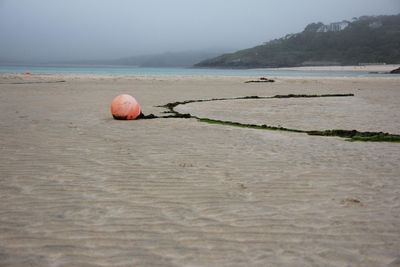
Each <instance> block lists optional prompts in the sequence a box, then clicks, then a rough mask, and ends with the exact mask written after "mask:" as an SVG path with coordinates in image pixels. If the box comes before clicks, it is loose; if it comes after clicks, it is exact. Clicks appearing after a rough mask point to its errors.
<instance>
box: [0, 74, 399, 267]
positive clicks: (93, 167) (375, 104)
mask: <svg viewBox="0 0 400 267" xmlns="http://www.w3.org/2000/svg"><path fill="white" fill-rule="evenodd" d="M248 79H249V78H248V77H207V76H204V77H174V76H170V77H161V76H158V77H155V76H154V77H139V76H137V77H135V76H90V75H80V76H79V75H6V74H2V75H0V151H1V153H0V266H15V267H20V266H57V267H71V266H88V267H89V266H119V267H122V266H126V267H128V266H338V267H339V266H399V264H400V227H399V226H400V179H399V178H400V164H399V162H400V143H387V142H349V141H346V140H345V139H343V138H339V137H321V136H309V135H307V134H303V133H290V132H282V131H269V130H257V129H245V128H238V127H230V126H225V125H213V124H207V123H203V122H200V121H198V120H196V119H193V118H191V119H179V118H168V119H166V118H159V119H152V120H138V121H116V120H113V118H112V116H111V114H110V111H109V106H110V103H111V101H112V99H113V98H114V97H115V96H116V95H119V94H122V93H128V94H131V95H133V96H135V97H136V99H137V100H138V101H139V103H140V104H141V106H142V110H143V112H144V113H145V114H150V113H153V114H155V115H158V116H162V115H165V114H164V113H163V112H164V111H166V109H165V108H162V107H157V106H160V105H164V104H167V103H170V102H175V101H184V100H192V99H211V98H231V97H239V96H254V95H257V96H274V95H277V94H280V95H285V94H348V93H351V94H354V96H352V97H342V98H339V97H332V98H315V99H302V98H299V99H265V100H264V99H262V100H231V101H219V102H204V103H191V104H187V105H180V106H177V107H176V109H177V110H179V111H180V112H183V113H190V114H193V115H196V116H198V117H206V118H214V119H221V120H231V121H237V122H242V123H256V124H263V123H267V124H269V125H275V126H278V125H279V126H284V127H292V128H296V129H305V130H318V129H319V130H328V129H347V130H352V129H356V130H360V131H383V132H389V133H391V134H400V87H399V85H400V77H398V76H389V77H383V78H379V77H378V78H279V77H278V78H277V79H276V82H275V83H258V84H245V83H244V82H245V81H246V80H248Z"/></svg>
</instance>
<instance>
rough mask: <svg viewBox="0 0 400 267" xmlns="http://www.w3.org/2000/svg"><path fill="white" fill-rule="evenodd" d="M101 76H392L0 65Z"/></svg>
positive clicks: (9, 69)
mask: <svg viewBox="0 0 400 267" xmlns="http://www.w3.org/2000/svg"><path fill="white" fill-rule="evenodd" d="M25 72H30V73H33V74H98V75H138V76H159V75H166V76H254V77H259V76H268V77H276V76H279V77H390V75H387V74H383V73H378V74H377V73H375V74H372V73H369V72H368V71H344V70H343V71H317V70H287V69H207V68H201V69H195V68H140V67H126V66H125V67H124V66H90V67H82V66H80V67H74V66H29V65H27V66H0V73H25Z"/></svg>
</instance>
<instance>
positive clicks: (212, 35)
mask: <svg viewBox="0 0 400 267" xmlns="http://www.w3.org/2000/svg"><path fill="white" fill-rule="evenodd" d="M397 13H400V2H399V1H398V0H380V1H376V0H352V1H348V0H336V1H330V0H306V1H295V0H279V1H278V0H271V1H265V0H249V1H240V0H232V1H222V0H213V1H211V0H202V1H195V0H191V1H190V0H189V1H185V0H170V1H161V0H147V1H128V0H114V1H105V0H83V1H78V0H70V1H63V0H40V1H30V0H18V1H14V0H2V1H1V0H0V36H1V42H0V62H1V61H21V62H47V61H57V60H93V59H114V58H121V57H129V56H136V55H144V54H156V53H164V52H167V51H169V52H179V51H218V52H219V51H221V52H228V51H234V50H237V49H242V48H247V47H252V46H255V45H258V44H261V43H263V42H265V41H268V40H271V39H274V38H279V37H281V36H284V35H286V34H288V33H295V32H300V31H302V30H303V29H304V27H305V26H306V25H307V24H308V23H311V22H318V21H322V22H324V23H330V22H335V21H341V20H343V19H348V20H351V19H352V18H353V17H359V16H362V15H384V14H397Z"/></svg>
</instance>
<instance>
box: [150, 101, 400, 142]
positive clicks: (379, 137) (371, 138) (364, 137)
mask: <svg viewBox="0 0 400 267" xmlns="http://www.w3.org/2000/svg"><path fill="white" fill-rule="evenodd" d="M351 96H354V94H322V95H318V94H313V95H307V94H288V95H275V96H242V97H233V98H212V99H198V100H185V101H177V102H172V103H167V104H165V105H162V106H158V107H163V108H166V109H168V111H166V112H167V113H170V114H171V115H168V116H163V117H157V118H194V119H197V120H198V121H200V122H204V123H208V124H218V125H226V126H233V127H240V128H248V129H261V130H270V131H286V132H295V133H306V134H308V135H314V136H335V137H341V138H346V140H348V141H364V142H395V143H400V135H397V134H390V133H384V132H360V131H357V130H340V129H335V130H325V131H318V130H311V131H310V130H298V129H290V128H285V127H280V126H278V127H277V126H269V125H266V124H262V125H258V124H247V123H240V122H234V121H223V120H216V119H210V118H199V117H196V116H193V115H191V114H182V113H179V112H177V111H176V110H175V107H176V106H178V105H186V104H189V103H197V102H210V101H226V100H241V99H243V100H245V99H273V98H317V97H351ZM150 115H152V114H150ZM151 118H153V117H151Z"/></svg>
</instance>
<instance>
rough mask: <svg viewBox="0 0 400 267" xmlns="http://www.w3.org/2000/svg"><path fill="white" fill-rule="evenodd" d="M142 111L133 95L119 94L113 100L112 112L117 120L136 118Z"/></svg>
mask: <svg viewBox="0 0 400 267" xmlns="http://www.w3.org/2000/svg"><path fill="white" fill-rule="evenodd" d="M140 113H141V109H140V105H139V103H138V102H137V101H136V99H135V98H134V97H133V96H131V95H126V94H123V95H119V96H117V97H115V98H114V99H113V101H112V102H111V114H112V115H113V117H114V119H116V120H134V119H137V118H138V117H139V115H140Z"/></svg>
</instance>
